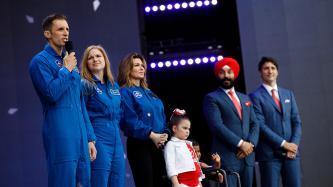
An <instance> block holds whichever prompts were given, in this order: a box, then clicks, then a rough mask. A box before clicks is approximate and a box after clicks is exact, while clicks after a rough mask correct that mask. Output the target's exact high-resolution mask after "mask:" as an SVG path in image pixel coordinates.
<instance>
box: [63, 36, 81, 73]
mask: <svg viewBox="0 0 333 187" xmlns="http://www.w3.org/2000/svg"><path fill="white" fill-rule="evenodd" d="M65 49H66V51H67V53H68V54H70V53H71V52H73V51H74V47H73V42H72V41H66V42H65ZM73 70H74V71H76V72H77V73H79V69H78V68H77V66H75V68H74V69H73Z"/></svg>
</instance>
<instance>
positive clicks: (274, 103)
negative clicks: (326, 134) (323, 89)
mask: <svg viewBox="0 0 333 187" xmlns="http://www.w3.org/2000/svg"><path fill="white" fill-rule="evenodd" d="M278 67H279V66H278V63H277V62H276V60H275V59H273V58H271V57H263V58H262V59H261V60H260V62H259V65H258V70H259V72H260V75H261V79H262V81H263V84H262V85H261V86H260V87H259V88H258V89H257V90H256V91H255V92H253V93H251V94H250V97H251V99H252V102H253V107H254V111H255V113H256V114H257V119H258V122H259V125H260V140H259V143H258V148H257V155H256V156H257V160H258V161H259V167H260V171H261V172H260V173H261V185H262V186H270V187H279V186H280V176H282V183H283V186H284V187H300V186H301V170H300V156H299V152H298V146H299V143H300V140H301V119H300V116H299V113H298V108H297V105H296V100H295V97H294V94H293V93H292V92H291V91H290V90H287V89H284V88H281V87H278V86H277V77H278Z"/></svg>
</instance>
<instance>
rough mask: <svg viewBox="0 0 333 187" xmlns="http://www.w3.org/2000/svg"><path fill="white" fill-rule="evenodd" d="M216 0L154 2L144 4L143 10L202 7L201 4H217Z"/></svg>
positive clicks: (148, 11)
mask: <svg viewBox="0 0 333 187" xmlns="http://www.w3.org/2000/svg"><path fill="white" fill-rule="evenodd" d="M217 3H218V1H217V0H198V1H194V0H188V1H184V2H178V3H174V4H171V3H169V4H167V5H166V4H156V5H154V6H149V5H147V6H145V8H144V11H145V12H146V13H147V14H148V13H150V12H158V11H160V12H164V11H170V10H172V9H176V10H178V9H187V8H188V7H190V8H195V7H198V8H200V7H202V6H206V7H208V6H215V5H217Z"/></svg>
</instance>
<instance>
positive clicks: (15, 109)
mask: <svg viewBox="0 0 333 187" xmlns="http://www.w3.org/2000/svg"><path fill="white" fill-rule="evenodd" d="M17 111H18V108H9V109H8V114H9V115H14V114H15V113H16V112H17Z"/></svg>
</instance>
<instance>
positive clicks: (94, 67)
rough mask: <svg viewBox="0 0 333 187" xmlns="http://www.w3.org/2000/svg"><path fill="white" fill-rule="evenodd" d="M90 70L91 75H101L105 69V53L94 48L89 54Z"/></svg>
mask: <svg viewBox="0 0 333 187" xmlns="http://www.w3.org/2000/svg"><path fill="white" fill-rule="evenodd" d="M87 62H88V69H89V71H90V72H91V73H93V74H95V73H101V72H103V71H104V68H105V58H104V55H103V53H102V52H101V51H100V50H99V49H97V48H93V49H91V50H90V51H89V54H88V61H87Z"/></svg>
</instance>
